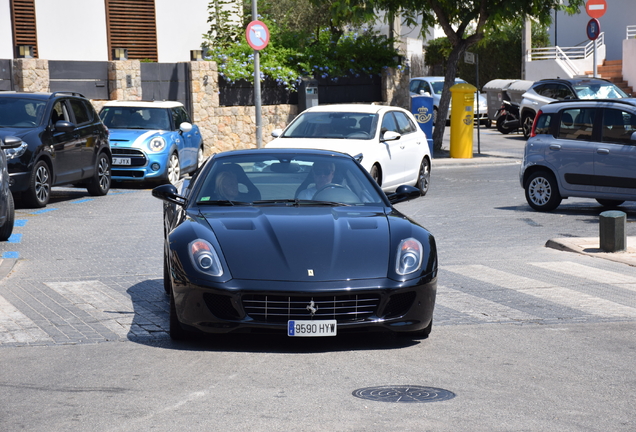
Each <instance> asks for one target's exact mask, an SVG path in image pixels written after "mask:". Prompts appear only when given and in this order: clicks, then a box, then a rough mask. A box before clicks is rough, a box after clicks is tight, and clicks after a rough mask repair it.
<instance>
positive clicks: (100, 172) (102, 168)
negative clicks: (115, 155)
mask: <svg viewBox="0 0 636 432" xmlns="http://www.w3.org/2000/svg"><path fill="white" fill-rule="evenodd" d="M108 165H109V164H108V159H106V158H105V157H103V158H101V159H100V160H99V165H98V166H97V178H98V179H99V187H100V189H101V190H107V189H108V187H109V186H110V170H109V166H108Z"/></svg>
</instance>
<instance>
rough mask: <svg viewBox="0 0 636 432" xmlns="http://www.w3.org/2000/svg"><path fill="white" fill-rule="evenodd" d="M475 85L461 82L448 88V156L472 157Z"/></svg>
mask: <svg viewBox="0 0 636 432" xmlns="http://www.w3.org/2000/svg"><path fill="white" fill-rule="evenodd" d="M476 91H477V87H475V86H473V85H470V84H467V83H462V84H455V85H454V86H452V87H451V88H450V92H451V125H450V157H452V158H461V159H470V158H472V157H473V129H474V124H473V121H474V118H475V112H474V109H473V107H474V106H475V92H476Z"/></svg>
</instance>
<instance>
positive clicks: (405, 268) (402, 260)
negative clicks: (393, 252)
mask: <svg viewBox="0 0 636 432" xmlns="http://www.w3.org/2000/svg"><path fill="white" fill-rule="evenodd" d="M421 266H422V243H420V242H419V241H417V240H416V239H414V238H407V239H404V240H402V241H401V242H400V246H399V247H398V253H397V262H396V263H395V271H396V272H397V274H399V275H407V274H410V273H413V272H416V271H417V270H419V269H420V267H421Z"/></svg>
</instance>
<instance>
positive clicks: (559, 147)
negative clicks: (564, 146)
mask: <svg viewBox="0 0 636 432" xmlns="http://www.w3.org/2000/svg"><path fill="white" fill-rule="evenodd" d="M550 150H561V146H560V145H559V144H550Z"/></svg>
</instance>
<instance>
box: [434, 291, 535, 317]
mask: <svg viewBox="0 0 636 432" xmlns="http://www.w3.org/2000/svg"><path fill="white" fill-rule="evenodd" d="M435 303H436V304H437V305H440V306H443V307H447V308H449V309H453V310H455V311H457V312H461V313H463V314H464V315H468V316H470V317H472V318H476V319H478V320H480V321H484V322H502V321H530V320H536V319H538V317H537V316H534V315H530V314H528V313H525V312H522V311H520V310H518V309H514V308H511V307H508V306H505V305H503V304H501V303H497V302H494V301H491V300H487V299H484V298H481V297H477V296H474V295H471V294H467V293H465V292H463V291H459V290H456V289H453V288H449V287H445V286H439V287H438V289H437V298H436V300H435Z"/></svg>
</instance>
